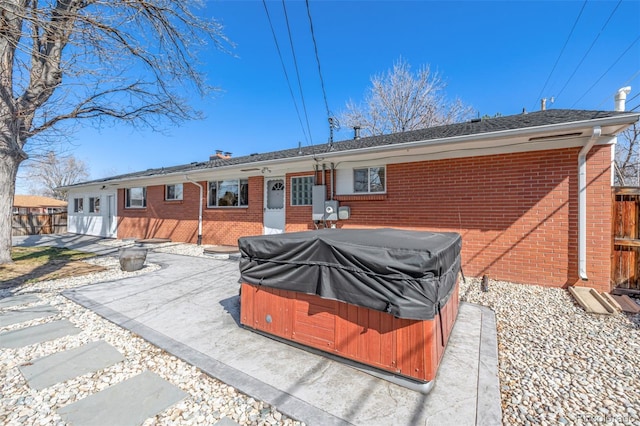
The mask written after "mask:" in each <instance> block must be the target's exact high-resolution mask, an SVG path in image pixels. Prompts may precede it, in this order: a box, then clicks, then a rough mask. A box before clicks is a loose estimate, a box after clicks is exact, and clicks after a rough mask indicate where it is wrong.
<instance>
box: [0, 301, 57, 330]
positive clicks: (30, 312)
mask: <svg viewBox="0 0 640 426" xmlns="http://www.w3.org/2000/svg"><path fill="white" fill-rule="evenodd" d="M58 313H60V311H59V310H57V309H56V308H54V307H53V306H51V305H42V306H34V307H32V308H26V309H20V310H17V311H7V312H3V313H1V314H0V327H6V326H8V325H13V324H18V323H21V322H25V321H31V320H33V319H38V318H44V317H50V316H51V315H55V314H58Z"/></svg>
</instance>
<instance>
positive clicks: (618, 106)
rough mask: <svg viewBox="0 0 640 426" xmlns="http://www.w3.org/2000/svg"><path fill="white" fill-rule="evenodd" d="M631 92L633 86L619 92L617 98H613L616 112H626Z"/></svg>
mask: <svg viewBox="0 0 640 426" xmlns="http://www.w3.org/2000/svg"><path fill="white" fill-rule="evenodd" d="M630 92H631V86H627V87H623V88H621V89H619V90H618V92H617V93H616V96H615V97H614V98H613V99H614V100H615V107H614V108H613V110H614V111H624V109H625V102H626V101H627V95H628V94H629V93H630Z"/></svg>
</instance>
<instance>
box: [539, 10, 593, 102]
mask: <svg viewBox="0 0 640 426" xmlns="http://www.w3.org/2000/svg"><path fill="white" fill-rule="evenodd" d="M586 5H587V0H584V3H582V8H580V13H578V17H577V18H576V20H575V21H574V23H573V26H572V27H571V31H570V32H569V36H568V37H567V40H565V42H564V46H562V50H560V54H559V55H558V57H557V58H556V62H555V64H553V68H551V72H550V73H549V76H548V77H547V80H546V81H545V82H544V86H542V89H541V90H540V93H539V94H538V97H537V99H536V100H535V101H534V104H533V108H532V110H534V109H535V108H536V105H537V102H538V99H540V98H541V97H542V93H543V92H544V89H546V88H547V84H548V83H549V80H550V79H551V75H553V72H554V71H555V70H556V67H557V66H558V62H560V58H561V57H562V54H563V53H564V49H565V48H566V47H567V44H568V43H569V40H570V39H571V36H572V35H573V30H575V29H576V25H577V24H578V21H579V20H580V17H581V16H582V12H584V8H585V6H586Z"/></svg>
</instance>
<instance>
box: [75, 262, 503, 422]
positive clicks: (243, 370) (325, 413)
mask: <svg viewBox="0 0 640 426" xmlns="http://www.w3.org/2000/svg"><path fill="white" fill-rule="evenodd" d="M148 261H149V262H152V263H157V264H160V265H161V266H162V269H160V270H159V271H155V272H152V273H149V274H144V275H140V276H137V277H132V278H128V279H125V280H120V281H114V282H108V283H100V284H95V285H89V286H86V287H82V288H78V289H74V290H70V291H67V292H65V293H64V295H65V296H67V297H69V298H70V299H72V300H74V301H76V302H78V303H80V304H82V305H84V306H85V307H87V308H89V309H92V310H93V311H95V312H97V313H98V314H100V315H102V316H104V317H106V318H108V319H109V320H111V321H113V322H114V323H116V324H119V325H121V326H122V327H124V328H127V329H129V330H131V331H133V332H134V333H137V334H139V335H141V336H142V337H143V338H145V339H146V340H148V341H150V342H151V343H153V344H155V345H156V346H159V347H161V348H163V349H165V350H166V351H168V352H169V353H172V354H174V355H176V356H178V357H180V358H182V359H184V360H185V361H187V362H189V363H191V364H193V365H195V366H197V367H199V368H200V369H202V370H203V371H205V372H207V373H208V374H210V375H212V376H214V377H217V378H219V379H220V380H222V381H223V382H225V383H227V384H229V385H231V386H234V387H235V388H236V389H238V390H240V391H241V392H244V393H246V394H248V395H250V396H252V397H254V398H256V399H260V400H263V401H265V402H267V403H269V404H272V405H274V406H276V407H278V409H279V410H280V411H281V412H283V413H284V414H287V415H289V416H291V417H293V418H296V419H298V420H302V421H304V422H306V423H307V424H311V425H315V424H322V425H333V424H361V425H388V424H394V425H414V424H442V423H443V422H445V423H446V424H450V423H451V422H455V423H456V424H499V423H501V406H500V391H499V383H498V375H497V339H496V331H495V316H494V314H493V312H492V311H491V310H489V309H488V308H485V307H481V306H477V305H471V304H467V303H462V304H461V305H460V311H459V316H458V320H457V322H456V325H455V327H454V329H453V332H452V335H451V338H450V342H449V344H448V346H447V350H446V352H445V355H444V358H443V360H442V364H441V366H440V369H439V372H438V376H437V378H436V381H435V387H434V389H433V390H432V391H431V392H430V393H429V394H427V395H423V394H421V393H418V392H415V391H412V390H409V389H406V388H403V387H401V386H398V385H396V384H393V383H390V382H388V381H385V380H382V379H380V378H377V377H374V376H372V375H369V374H367V373H365V372H363V371H361V370H358V369H355V368H353V367H350V366H348V365H345V364H343V363H341V362H337V361H334V360H331V359H328V358H327V357H325V356H321V355H319V354H317V353H313V352H311V351H306V350H302V349H299V348H296V347H292V346H290V345H287V344H283V343H281V342H278V341H275V340H273V339H270V338H268V337H265V336H263V335H260V334H256V333H254V332H251V331H249V330H246V329H244V328H242V327H240V325H239V297H238V289H239V284H238V279H239V272H238V264H237V263H235V262H229V261H222V260H216V259H209V258H194V257H187V256H179V255H171V254H167V253H149V257H148Z"/></svg>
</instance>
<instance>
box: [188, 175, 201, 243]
mask: <svg viewBox="0 0 640 426" xmlns="http://www.w3.org/2000/svg"><path fill="white" fill-rule="evenodd" d="M184 178H185V179H186V180H188V181H189V182H191V183H192V184H194V185H195V186H197V187H198V188H200V207H199V208H198V245H202V196H203V193H204V188H203V187H202V185H200V184H199V183H198V182H196V181H194V180H191V179H190V178H189V176H187V175H184Z"/></svg>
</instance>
